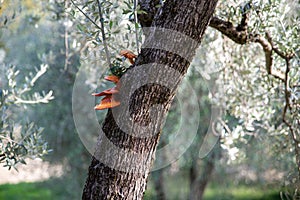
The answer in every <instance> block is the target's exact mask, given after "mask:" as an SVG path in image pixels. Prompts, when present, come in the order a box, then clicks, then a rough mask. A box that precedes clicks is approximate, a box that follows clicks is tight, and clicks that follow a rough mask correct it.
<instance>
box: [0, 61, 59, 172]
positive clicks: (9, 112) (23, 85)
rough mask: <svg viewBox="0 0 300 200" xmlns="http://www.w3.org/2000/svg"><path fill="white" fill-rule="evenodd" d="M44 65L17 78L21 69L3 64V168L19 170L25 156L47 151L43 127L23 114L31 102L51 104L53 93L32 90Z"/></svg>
mask: <svg viewBox="0 0 300 200" xmlns="http://www.w3.org/2000/svg"><path fill="white" fill-rule="evenodd" d="M46 68H47V66H41V68H40V69H37V70H36V73H35V74H33V73H31V74H30V75H29V76H25V77H24V79H25V80H24V81H22V79H21V80H20V79H18V75H19V73H20V71H18V70H16V69H15V67H13V66H11V67H7V66H6V65H5V64H4V63H1V71H2V72H1V73H3V74H5V75H6V77H1V82H0V83H1V88H0V109H1V110H0V112H1V122H0V162H1V163H4V167H8V169H11V168H12V167H14V168H15V169H16V164H17V163H22V164H26V162H25V158H27V157H30V158H36V157H42V156H44V155H45V154H47V153H48V151H49V149H48V146H47V142H45V141H44V139H43V137H42V132H43V128H41V127H38V126H37V125H36V124H35V123H34V122H31V121H28V120H26V116H22V112H23V111H24V109H27V107H28V106H29V105H30V104H42V103H48V102H49V101H50V100H52V99H53V98H54V97H53V93H52V91H49V92H48V93H45V92H33V87H34V85H35V82H36V81H37V80H38V79H39V78H40V77H41V76H42V75H43V74H44V73H45V72H46Z"/></svg>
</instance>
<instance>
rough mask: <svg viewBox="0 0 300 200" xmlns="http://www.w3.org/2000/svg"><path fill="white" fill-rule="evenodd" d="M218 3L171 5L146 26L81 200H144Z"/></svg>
mask: <svg viewBox="0 0 300 200" xmlns="http://www.w3.org/2000/svg"><path fill="white" fill-rule="evenodd" d="M144 2H145V1H144ZM148 2H149V0H148ZM141 3H143V2H142V1H140V4H141ZM216 3H217V0H189V1H187V0H167V1H166V2H165V3H164V5H163V6H162V7H161V8H160V9H158V11H157V13H156V14H155V15H154V18H153V21H152V23H151V24H152V28H146V27H144V31H145V32H147V34H145V35H146V38H145V43H144V45H143V48H142V50H141V53H140V55H139V56H138V58H137V60H136V63H135V67H133V68H132V69H131V70H129V71H128V72H126V74H125V75H123V76H122V78H121V80H120V86H121V91H120V94H119V95H118V96H116V98H119V100H120V101H121V106H119V107H116V108H114V109H109V110H108V114H107V116H106V119H105V121H104V123H103V127H102V130H101V131H100V135H99V138H98V143H97V147H96V150H95V154H94V156H93V158H92V162H91V165H90V167H89V173H88V178H87V180H86V184H85V187H84V190H83V195H82V199H84V200H91V199H99V200H105V199H128V200H129V199H130V200H131V199H132V200H138V199H142V198H143V194H144V192H145V189H146V181H147V177H148V174H149V172H150V170H151V165H152V162H153V160H154V155H155V151H156V147H157V144H158V141H159V137H160V134H161V131H160V130H161V128H162V127H161V126H162V124H163V120H164V118H165V116H166V114H167V112H168V109H169V107H170V105H171V102H172V100H173V98H174V96H175V93H176V90H177V87H178V85H179V83H180V82H181V80H182V78H183V76H184V75H185V73H186V71H187V69H188V67H189V65H190V62H191V60H192V58H193V56H194V54H195V51H196V49H197V47H198V46H199V44H200V41H201V39H202V36H203V34H204V31H205V30H206V28H207V26H208V24H209V20H210V18H211V16H212V14H213V12H214V9H215V6H216Z"/></svg>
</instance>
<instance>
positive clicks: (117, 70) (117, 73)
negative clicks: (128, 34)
mask: <svg viewBox="0 0 300 200" xmlns="http://www.w3.org/2000/svg"><path fill="white" fill-rule="evenodd" d="M120 55H121V56H122V57H124V58H125V59H128V60H129V62H130V63H131V64H132V65H133V64H134V60H133V59H135V58H136V57H137V56H136V55H135V54H134V53H133V52H131V51H129V50H121V51H120ZM126 70H127V69H126V68H125V69H124V67H123V66H121V65H119V64H118V65H114V66H113V67H112V68H111V72H112V75H109V76H105V77H104V79H105V80H107V81H111V82H113V83H115V84H116V86H115V87H113V88H110V89H107V90H104V91H102V92H99V93H93V94H92V95H93V96H97V97H102V96H103V97H104V98H103V99H102V100H101V101H100V103H99V104H98V105H96V106H95V110H104V109H107V108H114V107H116V106H119V105H120V101H118V100H117V99H115V98H114V94H117V93H119V89H120V82H119V81H120V78H121V76H122V75H123V74H124V73H125V72H126Z"/></svg>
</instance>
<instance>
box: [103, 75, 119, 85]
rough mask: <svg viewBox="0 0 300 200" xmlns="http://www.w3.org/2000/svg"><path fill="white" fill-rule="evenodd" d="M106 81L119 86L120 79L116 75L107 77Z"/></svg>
mask: <svg viewBox="0 0 300 200" xmlns="http://www.w3.org/2000/svg"><path fill="white" fill-rule="evenodd" d="M104 79H105V80H107V81H111V82H114V83H115V84H117V83H118V82H119V80H120V78H119V77H117V76H115V75H110V76H105V77H104Z"/></svg>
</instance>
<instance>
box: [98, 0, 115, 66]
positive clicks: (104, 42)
mask: <svg viewBox="0 0 300 200" xmlns="http://www.w3.org/2000/svg"><path fill="white" fill-rule="evenodd" d="M97 4H98V13H99V17H100V23H101V28H100V30H101V35H102V41H103V46H104V51H105V54H106V59H107V62H108V65H109V67H112V65H111V61H110V53H109V50H108V45H107V43H106V37H105V30H104V18H103V14H102V9H101V4H100V1H99V0H97Z"/></svg>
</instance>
